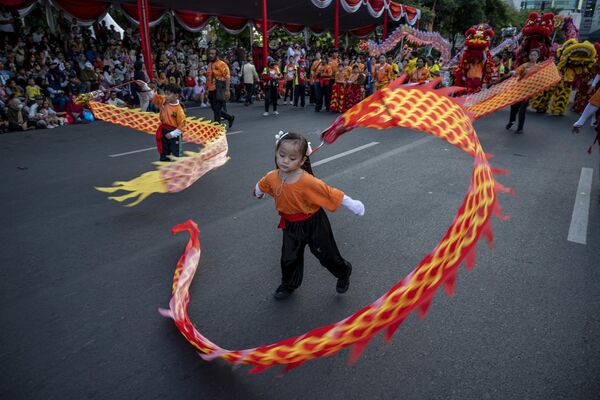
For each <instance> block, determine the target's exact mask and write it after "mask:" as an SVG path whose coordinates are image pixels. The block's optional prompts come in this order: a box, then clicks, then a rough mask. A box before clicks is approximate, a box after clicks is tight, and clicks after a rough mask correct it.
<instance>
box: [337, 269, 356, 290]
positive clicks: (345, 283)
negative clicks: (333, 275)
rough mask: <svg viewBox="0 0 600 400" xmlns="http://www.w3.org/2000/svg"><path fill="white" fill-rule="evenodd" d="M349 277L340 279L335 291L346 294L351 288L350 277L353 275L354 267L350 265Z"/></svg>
mask: <svg viewBox="0 0 600 400" xmlns="http://www.w3.org/2000/svg"><path fill="white" fill-rule="evenodd" d="M349 267H350V269H349V270H348V275H346V276H345V277H343V278H338V280H337V285H336V286H335V290H336V292H338V293H346V292H347V291H348V288H349V287H350V275H351V274H352V266H351V265H349Z"/></svg>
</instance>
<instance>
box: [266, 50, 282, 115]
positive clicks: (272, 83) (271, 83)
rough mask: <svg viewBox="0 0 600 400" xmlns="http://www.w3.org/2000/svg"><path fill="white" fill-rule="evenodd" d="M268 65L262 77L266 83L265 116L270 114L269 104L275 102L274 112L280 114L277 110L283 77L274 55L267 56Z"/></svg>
mask: <svg viewBox="0 0 600 400" xmlns="http://www.w3.org/2000/svg"><path fill="white" fill-rule="evenodd" d="M267 62H268V65H267V66H266V67H265V69H264V70H263V73H262V79H263V81H264V83H265V112H264V114H263V116H265V117H266V116H267V115H269V104H273V114H274V115H279V112H278V111H277V98H278V97H279V93H277V91H278V89H279V80H280V79H281V78H282V76H281V72H280V71H279V67H278V66H277V64H276V63H275V60H274V59H273V57H269V58H267Z"/></svg>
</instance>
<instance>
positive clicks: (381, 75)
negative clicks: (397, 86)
mask: <svg viewBox="0 0 600 400" xmlns="http://www.w3.org/2000/svg"><path fill="white" fill-rule="evenodd" d="M386 61H387V60H386V58H385V55H383V54H382V55H380V56H379V64H377V69H376V71H375V82H376V84H377V85H376V89H377V90H380V89H383V88H384V87H387V85H388V84H389V83H390V82H391V81H393V80H394V78H395V76H396V74H395V73H394V68H393V67H392V66H391V65H390V64H388V63H387V62H386ZM423 61H424V60H423Z"/></svg>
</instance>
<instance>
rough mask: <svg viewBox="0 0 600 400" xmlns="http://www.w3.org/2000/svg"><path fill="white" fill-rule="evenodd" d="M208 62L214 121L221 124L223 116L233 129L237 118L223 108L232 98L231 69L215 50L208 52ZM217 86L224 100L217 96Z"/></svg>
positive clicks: (210, 98) (209, 91) (207, 77)
mask: <svg viewBox="0 0 600 400" xmlns="http://www.w3.org/2000/svg"><path fill="white" fill-rule="evenodd" d="M208 60H209V61H210V63H209V64H208V71H207V73H206V75H207V76H206V81H207V82H208V99H209V101H210V105H211V107H212V110H213V114H214V116H213V120H214V121H215V122H218V123H221V116H222V117H223V118H225V119H226V120H227V121H229V129H231V127H232V125H233V120H234V119H235V117H234V116H233V115H230V114H228V113H227V112H224V111H223V106H224V105H225V103H226V102H227V101H228V100H229V97H230V96H231V92H230V74H229V67H228V66H227V64H225V63H224V62H223V61H221V60H219V53H218V51H217V49H215V48H212V49H210V50H208ZM217 85H219V91H223V93H222V94H223V99H219V98H218V96H217Z"/></svg>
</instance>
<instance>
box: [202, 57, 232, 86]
mask: <svg viewBox="0 0 600 400" xmlns="http://www.w3.org/2000/svg"><path fill="white" fill-rule="evenodd" d="M213 73H214V76H213ZM229 78H230V75H229V67H228V66H227V64H225V62H224V61H222V60H217V61H215V62H212V63H210V64H209V65H208V70H207V71H206V84H207V85H206V86H207V88H208V91H209V92H210V91H213V90H217V85H216V83H215V80H219V81H228V80H229Z"/></svg>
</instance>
